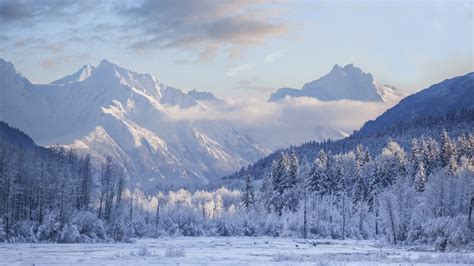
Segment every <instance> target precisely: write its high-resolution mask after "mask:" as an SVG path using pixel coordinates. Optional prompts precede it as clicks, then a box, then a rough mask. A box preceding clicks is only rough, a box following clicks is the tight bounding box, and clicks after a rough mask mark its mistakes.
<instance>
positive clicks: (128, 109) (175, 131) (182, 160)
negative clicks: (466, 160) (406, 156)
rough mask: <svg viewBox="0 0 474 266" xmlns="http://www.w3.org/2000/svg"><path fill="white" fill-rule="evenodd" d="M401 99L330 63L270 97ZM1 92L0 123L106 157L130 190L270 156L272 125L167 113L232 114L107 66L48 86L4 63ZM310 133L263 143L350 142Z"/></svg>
mask: <svg viewBox="0 0 474 266" xmlns="http://www.w3.org/2000/svg"><path fill="white" fill-rule="evenodd" d="M287 92H289V93H287ZM405 95H406V94H405V93H404V92H402V91H399V90H396V89H394V88H392V87H389V86H385V85H379V84H378V83H377V82H375V81H374V79H373V77H372V75H371V74H368V73H365V72H363V71H362V70H361V69H359V68H357V67H355V66H353V65H347V66H345V67H340V66H338V65H336V66H334V68H333V69H332V71H331V72H330V73H329V74H327V75H325V76H323V77H322V78H320V79H318V80H316V81H313V82H310V83H307V84H306V85H305V86H304V87H303V89H302V90H294V89H291V90H287V89H280V90H279V91H278V92H276V93H274V94H272V96H271V98H270V101H272V102H274V103H275V104H279V103H280V100H282V99H284V97H287V96H291V97H299V96H307V97H314V98H317V99H318V100H320V101H337V100H354V101H359V102H375V103H379V102H380V103H381V104H385V103H387V104H386V105H384V106H386V107H385V108H387V107H389V106H391V105H393V104H395V103H396V102H397V101H399V100H400V99H401V98H402V97H404V96H405ZM0 96H1V99H0V101H1V105H0V121H5V122H7V123H8V124H10V125H11V126H13V127H15V128H19V129H21V130H22V131H24V132H25V133H26V134H28V135H29V136H31V138H32V139H33V140H34V141H35V142H36V143H37V144H38V145H41V146H55V145H59V146H63V147H67V148H73V149H76V150H78V151H82V152H87V153H90V154H92V155H93V156H94V157H96V158H99V159H100V160H97V161H101V160H105V158H106V157H107V156H111V157H112V158H113V159H114V160H115V161H117V162H118V163H120V164H123V165H125V167H126V171H127V174H128V175H129V176H130V177H131V179H132V184H133V185H138V186H140V187H142V188H149V189H155V186H156V185H160V186H163V187H178V186H179V187H181V186H188V187H191V186H201V185H205V184H208V183H209V182H212V181H213V180H216V179H218V178H220V177H222V176H225V175H227V174H229V173H232V172H235V171H237V170H239V169H241V168H243V167H245V166H247V165H249V164H252V163H254V162H256V161H257V160H259V159H260V158H262V157H264V156H266V155H268V154H269V153H270V150H269V149H268V148H267V147H265V146H263V145H261V144H260V143H259V142H258V141H256V140H255V137H257V136H258V138H259V139H260V140H262V134H264V135H265V134H269V130H268V129H265V128H262V129H259V128H256V129H253V130H249V129H244V128H239V127H236V126H235V124H232V123H230V122H229V121H226V120H224V119H194V120H193V119H179V118H177V117H175V115H174V113H173V112H171V111H170V110H187V108H198V109H199V110H213V112H225V111H226V110H234V109H235V106H232V105H228V103H227V102H226V101H225V100H222V99H219V98H217V97H215V96H214V95H213V94H212V93H210V92H206V91H197V90H191V91H189V92H187V93H185V92H183V91H181V90H179V89H176V88H173V87H171V86H168V85H166V84H163V83H162V82H160V81H158V80H156V79H155V78H154V77H153V76H152V75H150V74H141V73H137V72H134V71H131V70H128V69H125V68H122V67H120V66H118V65H116V64H113V63H111V62H109V61H108V60H102V61H101V62H100V63H99V65H97V66H92V65H89V64H88V65H85V66H83V67H81V68H80V69H78V70H77V71H76V72H74V73H73V74H71V75H68V76H66V77H63V78H60V79H58V80H55V81H53V82H51V83H50V84H33V83H31V82H30V81H29V80H28V79H27V78H26V77H25V76H23V75H22V74H21V73H20V72H19V71H18V70H17V69H16V68H15V66H14V65H13V64H11V63H9V62H6V61H5V60H3V59H0ZM213 108H215V110H214V109H213ZM285 126H286V127H288V125H285ZM307 129H308V130H307V131H308V132H310V133H306V132H303V131H302V129H301V128H300V129H299V130H298V131H299V135H298V134H296V132H295V135H294V138H293V139H291V138H288V136H287V131H282V132H283V134H275V132H273V133H272V134H270V135H271V136H269V135H266V137H265V136H264V137H263V138H264V139H263V141H265V140H267V141H266V142H269V141H268V140H271V141H270V143H280V144H281V143H285V144H286V143H288V145H291V144H294V141H295V140H296V139H299V140H302V139H308V140H309V139H313V140H321V139H325V138H328V137H330V138H336V139H337V138H342V137H345V136H346V133H344V132H342V131H341V130H339V129H337V128H333V127H331V126H325V125H317V126H314V128H313V127H311V126H310V123H308V126H307ZM271 130H272V131H273V130H278V127H273V128H271ZM286 130H289V129H288V128H286ZM257 131H260V133H257ZM249 132H251V133H249ZM300 135H301V136H300ZM307 135H308V136H307ZM297 136H299V137H298V138H297ZM283 138H284V139H283ZM291 141H293V142H291ZM299 143H301V142H299ZM267 145H268V143H267ZM281 146H282V145H279V147H281ZM273 147H275V146H273Z"/></svg>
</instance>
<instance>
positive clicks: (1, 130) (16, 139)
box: [0, 121, 36, 148]
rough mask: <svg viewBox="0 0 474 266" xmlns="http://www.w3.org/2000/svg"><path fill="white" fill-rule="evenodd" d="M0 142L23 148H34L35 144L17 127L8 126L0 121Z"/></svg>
mask: <svg viewBox="0 0 474 266" xmlns="http://www.w3.org/2000/svg"><path fill="white" fill-rule="evenodd" d="M0 142H6V143H8V144H12V145H15V146H20V147H23V148H35V147H36V144H35V142H34V141H33V139H31V138H30V136H28V135H26V134H25V133H24V132H22V131H21V130H19V129H17V128H13V127H10V125H8V124H7V123H5V122H3V121H0Z"/></svg>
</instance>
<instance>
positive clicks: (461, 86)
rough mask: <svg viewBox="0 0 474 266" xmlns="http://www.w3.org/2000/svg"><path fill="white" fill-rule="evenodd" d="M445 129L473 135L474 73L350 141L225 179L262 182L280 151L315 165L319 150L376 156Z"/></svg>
mask: <svg viewBox="0 0 474 266" xmlns="http://www.w3.org/2000/svg"><path fill="white" fill-rule="evenodd" d="M443 129H446V130H447V131H448V133H449V134H450V135H451V136H452V137H457V136H459V135H460V134H463V133H473V132H474V82H473V73H469V74H466V75H464V76H460V77H456V78H452V79H448V80H445V81H443V82H440V83H438V84H436V85H433V86H431V87H429V88H427V89H424V90H422V91H420V92H418V93H416V94H414V95H412V96H410V97H407V98H406V99H405V100H402V101H401V102H400V103H398V104H397V105H396V106H394V107H393V108H391V109H389V110H388V111H386V112H385V113H383V114H382V115H380V116H379V117H378V118H377V119H375V121H370V122H367V123H366V124H365V125H364V126H363V127H362V128H361V130H359V131H356V132H354V133H353V134H352V135H351V136H349V137H347V138H344V139H342V140H336V141H331V140H327V141H322V142H308V143H305V144H303V145H300V146H297V147H290V148H287V149H283V150H280V151H276V152H274V153H272V154H270V155H269V156H267V157H265V158H262V159H260V160H259V161H258V162H256V163H255V164H252V165H250V166H249V167H248V168H246V169H241V171H239V172H237V173H235V174H233V175H230V176H228V177H226V178H225V179H226V180H228V179H235V178H241V177H242V176H243V175H244V174H246V173H249V174H251V175H252V176H254V177H255V178H257V179H259V178H262V177H263V175H264V174H266V173H268V170H269V168H270V166H271V162H272V160H274V159H275V158H276V157H277V156H278V154H279V153H280V152H281V151H289V150H290V149H294V150H295V152H296V153H297V155H298V157H299V158H300V159H306V160H309V161H312V160H314V158H315V156H316V154H317V153H318V152H319V150H320V149H325V150H326V151H331V152H333V153H345V152H348V151H350V150H353V149H354V148H355V147H356V146H357V145H358V144H362V145H364V146H366V147H367V148H368V149H369V151H370V152H371V153H372V154H377V153H380V151H381V149H382V148H383V147H384V146H385V144H386V142H387V140H388V139H393V140H395V141H397V142H398V143H400V144H401V145H402V147H404V148H409V146H410V141H411V139H412V138H415V137H416V138H419V137H422V136H425V137H428V136H433V137H437V138H438V137H439V136H440V134H441V132H442V130H443ZM227 182H229V181H222V183H219V184H225V183H227Z"/></svg>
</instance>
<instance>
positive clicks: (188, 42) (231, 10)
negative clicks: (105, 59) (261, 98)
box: [118, 0, 287, 60]
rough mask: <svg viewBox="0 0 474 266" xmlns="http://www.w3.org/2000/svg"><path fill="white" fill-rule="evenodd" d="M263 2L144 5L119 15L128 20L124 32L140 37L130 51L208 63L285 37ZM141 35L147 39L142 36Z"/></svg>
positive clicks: (150, 0) (149, 1)
mask: <svg viewBox="0 0 474 266" xmlns="http://www.w3.org/2000/svg"><path fill="white" fill-rule="evenodd" d="M267 2H271V1H268V0H226V1H207V0H181V1H154V0H145V1H142V2H141V3H139V4H129V5H127V4H123V3H122V4H121V5H119V6H118V9H119V13H120V14H121V15H122V16H123V17H125V18H128V20H129V21H130V24H129V25H127V26H126V29H127V30H128V31H136V33H137V34H138V36H140V38H137V39H135V40H132V47H133V48H134V49H154V48H174V49H181V50H186V51H193V52H197V53H198V55H199V57H200V58H201V59H204V60H206V59H209V58H212V57H213V56H214V55H215V53H216V52H217V51H218V50H219V49H226V48H227V49H229V50H230V52H229V54H230V55H231V56H235V55H238V54H239V52H238V49H239V47H242V46H248V45H255V44H259V43H263V42H265V41H267V40H268V39H269V38H272V37H275V36H278V35H281V34H283V33H285V32H286V30H287V26H286V25H285V24H283V23H281V22H277V18H275V12H273V11H274V10H273V8H272V7H271V6H264V4H266V3H267ZM145 36H146V37H145Z"/></svg>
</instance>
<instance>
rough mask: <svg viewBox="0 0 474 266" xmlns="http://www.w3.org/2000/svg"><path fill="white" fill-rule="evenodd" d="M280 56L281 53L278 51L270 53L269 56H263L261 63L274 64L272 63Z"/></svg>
mask: <svg viewBox="0 0 474 266" xmlns="http://www.w3.org/2000/svg"><path fill="white" fill-rule="evenodd" d="M281 56H282V52H280V51H278V52H274V53H271V54H269V55H267V56H265V58H264V59H263V61H264V62H265V63H267V64H269V63H274V62H276V61H278V60H279V59H280V58H281Z"/></svg>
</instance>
